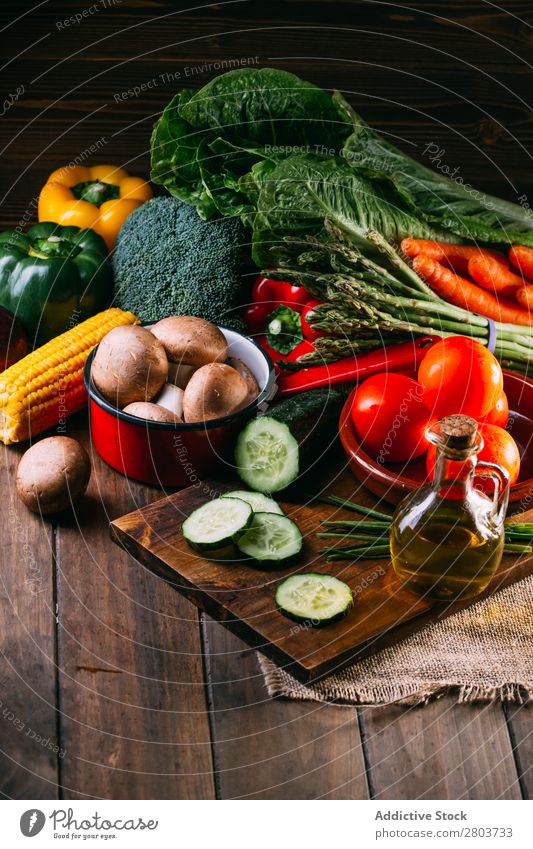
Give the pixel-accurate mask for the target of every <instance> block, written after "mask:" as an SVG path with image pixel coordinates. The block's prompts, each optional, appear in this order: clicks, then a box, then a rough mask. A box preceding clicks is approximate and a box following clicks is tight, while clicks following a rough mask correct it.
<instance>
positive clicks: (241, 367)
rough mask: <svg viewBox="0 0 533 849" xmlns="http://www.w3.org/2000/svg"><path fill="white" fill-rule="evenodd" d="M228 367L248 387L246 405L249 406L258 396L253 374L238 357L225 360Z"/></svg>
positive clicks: (257, 387)
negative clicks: (239, 375)
mask: <svg viewBox="0 0 533 849" xmlns="http://www.w3.org/2000/svg"><path fill="white" fill-rule="evenodd" d="M227 364H228V366H231V367H232V368H234V369H235V371H238V372H239V374H241V375H242V376H243V377H244V379H245V381H246V383H247V385H248V398H247V401H246V404H247V405H248V404H251V403H252V401H255V399H256V398H257V396H258V395H259V386H258V384H257V380H256V379H255V376H254V373H253V371H252V370H251V368H249V367H248V366H247V365H246V363H245V362H243V360H240V359H239V358H238V357H229V358H228V360H227Z"/></svg>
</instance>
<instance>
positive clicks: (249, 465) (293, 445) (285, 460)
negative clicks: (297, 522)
mask: <svg viewBox="0 0 533 849" xmlns="http://www.w3.org/2000/svg"><path fill="white" fill-rule="evenodd" d="M298 457H299V448H298V442H297V441H296V439H295V438H294V436H293V435H292V433H291V432H290V430H289V428H288V426H287V425H286V424H283V423H282V422H279V421H277V420H276V419H274V418H271V417H270V416H259V418H257V419H253V420H252V421H251V422H249V423H248V424H247V425H246V427H245V428H244V429H243V430H242V431H241V432H240V434H239V436H238V439H237V445H236V448H235V462H236V465H237V471H238V473H239V476H240V477H241V478H242V480H243V481H244V483H246V484H248V486H250V487H252V489H256V490H258V491H259V492H278V491H279V490H280V489H285V487H287V486H289V484H290V483H292V482H293V481H294V480H295V479H296V478H297V477H298V470H299V460H298Z"/></svg>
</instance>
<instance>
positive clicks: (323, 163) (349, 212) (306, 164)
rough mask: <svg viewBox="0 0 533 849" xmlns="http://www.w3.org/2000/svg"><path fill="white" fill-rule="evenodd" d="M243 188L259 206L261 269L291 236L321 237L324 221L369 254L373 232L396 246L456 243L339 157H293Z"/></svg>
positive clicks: (261, 166) (256, 246) (256, 171)
mask: <svg viewBox="0 0 533 849" xmlns="http://www.w3.org/2000/svg"><path fill="white" fill-rule="evenodd" d="M241 187H242V188H243V190H245V191H246V192H247V194H248V196H249V197H250V198H252V199H254V201H255V203H256V206H257V212H256V214H255V216H250V217H249V222H250V223H251V224H252V225H253V231H254V233H253V259H254V262H256V263H257V264H258V265H259V266H267V265H268V264H269V263H271V262H272V259H273V255H274V253H275V250H276V249H277V248H279V246H280V245H281V244H282V243H283V240H284V238H285V237H286V236H288V235H290V236H293V237H296V238H298V237H302V239H304V238H305V236H308V235H322V234H323V232H324V221H325V219H328V220H329V221H330V222H331V223H332V224H334V225H335V226H336V227H337V228H338V229H339V230H340V231H341V232H342V233H344V234H345V235H346V236H348V237H349V239H350V241H352V242H353V243H354V244H358V245H360V246H363V245H364V246H365V247H366V248H368V249H370V250H373V248H372V246H370V245H369V244H368V243H367V240H366V233H367V231H368V230H377V232H378V233H381V234H382V236H384V237H385V239H387V240H388V241H389V242H392V243H394V244H398V243H399V242H400V241H401V239H403V238H404V237H406V236H411V237H413V238H415V239H444V238H447V239H448V240H449V241H453V240H454V239H453V236H452V237H450V234H449V233H446V232H445V231H444V230H441V229H440V228H438V227H436V226H433V225H432V224H429V223H428V222H426V221H423V220H420V219H419V218H417V217H416V216H415V215H413V214H412V213H411V212H410V210H408V209H406V208H405V207H404V206H403V205H402V203H401V199H400V198H399V197H398V194H397V192H396V191H395V189H394V187H392V186H389V185H387V184H386V183H381V182H375V183H374V182H372V181H371V180H368V179H366V178H365V177H363V176H362V175H361V174H359V173H357V171H355V170H354V169H353V168H352V167H351V165H350V164H349V163H348V162H346V161H345V160H343V159H340V158H338V157H331V156H329V157H328V156H320V155H317V154H311V153H308V154H301V155H299V156H297V155H293V156H290V157H288V158H287V159H284V160H282V161H281V162H279V163H278V164H277V165H276V166H275V167H272V165H271V163H258V164H257V165H255V166H254V167H253V169H252V172H251V174H249V175H247V176H246V177H245V178H243V179H242V180H241ZM455 241H456V240H455ZM272 249H274V251H273V250H272Z"/></svg>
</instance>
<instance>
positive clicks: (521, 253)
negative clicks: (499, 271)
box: [509, 245, 533, 280]
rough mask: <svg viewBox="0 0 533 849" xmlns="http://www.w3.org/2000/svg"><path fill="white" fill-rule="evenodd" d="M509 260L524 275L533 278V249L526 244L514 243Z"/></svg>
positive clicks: (529, 278)
mask: <svg viewBox="0 0 533 849" xmlns="http://www.w3.org/2000/svg"><path fill="white" fill-rule="evenodd" d="M509 261H510V263H511V265H514V267H515V268H517V269H518V271H519V272H520V273H521V274H523V275H524V277H527V279H528V280H533V249H531V248H526V246H525V245H513V247H512V248H511V249H510V250H509Z"/></svg>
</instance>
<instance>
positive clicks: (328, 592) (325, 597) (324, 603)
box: [276, 572, 353, 625]
mask: <svg viewBox="0 0 533 849" xmlns="http://www.w3.org/2000/svg"><path fill="white" fill-rule="evenodd" d="M276 604H277V606H278V607H279V609H280V610H281V611H282V612H283V613H285V615H286V616H290V617H291V619H296V620H297V621H298V622H307V623H308V624H310V625H327V624H328V622H333V621H334V620H336V619H340V618H341V617H342V616H344V615H345V614H346V613H347V612H348V611H349V609H350V607H351V606H352V604H353V596H352V591H351V589H350V587H349V586H348V584H345V583H344V581H339V579H338V578H334V577H333V575H320V574H317V573H316V572H306V573H303V574H301V575H291V577H290V578H286V579H285V580H284V581H282V582H281V584H278V587H277V589H276Z"/></svg>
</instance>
